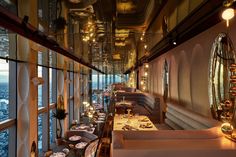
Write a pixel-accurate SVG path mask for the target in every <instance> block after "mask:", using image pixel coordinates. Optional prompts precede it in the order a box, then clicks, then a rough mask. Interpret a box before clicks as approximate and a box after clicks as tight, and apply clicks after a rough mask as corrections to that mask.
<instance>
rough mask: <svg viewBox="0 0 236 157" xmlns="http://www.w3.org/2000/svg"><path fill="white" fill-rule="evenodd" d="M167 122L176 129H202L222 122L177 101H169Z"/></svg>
mask: <svg viewBox="0 0 236 157" xmlns="http://www.w3.org/2000/svg"><path fill="white" fill-rule="evenodd" d="M165 124H166V125H168V126H169V127H171V128H172V129H175V130H201V129H208V128H211V127H215V126H220V125H221V123H220V122H218V121H216V120H214V119H212V118H209V117H205V116H203V115H200V114H198V113H196V112H194V111H192V110H189V109H186V108H184V107H183V106H180V105H178V104H177V103H173V102H167V109H166V118H165Z"/></svg>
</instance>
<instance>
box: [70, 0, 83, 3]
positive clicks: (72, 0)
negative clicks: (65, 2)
mask: <svg viewBox="0 0 236 157" xmlns="http://www.w3.org/2000/svg"><path fill="white" fill-rule="evenodd" d="M69 1H70V2H71V3H80V2H81V0H69Z"/></svg>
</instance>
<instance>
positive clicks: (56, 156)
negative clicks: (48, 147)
mask: <svg viewBox="0 0 236 157" xmlns="http://www.w3.org/2000/svg"><path fill="white" fill-rule="evenodd" d="M65 156H66V154H65V153H63V152H56V153H53V154H52V155H50V157H65Z"/></svg>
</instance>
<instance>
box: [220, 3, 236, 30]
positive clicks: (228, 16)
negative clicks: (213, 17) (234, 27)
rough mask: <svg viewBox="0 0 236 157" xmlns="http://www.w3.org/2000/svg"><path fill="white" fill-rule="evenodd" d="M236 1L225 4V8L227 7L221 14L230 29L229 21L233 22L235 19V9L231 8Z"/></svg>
mask: <svg viewBox="0 0 236 157" xmlns="http://www.w3.org/2000/svg"><path fill="white" fill-rule="evenodd" d="M235 1H236V0H226V1H225V2H224V4H223V5H224V6H225V7H226V8H225V9H224V11H223V12H222V14H221V17H222V18H223V19H224V20H226V26H227V27H229V20H231V19H232V18H233V17H234V9H233V8H230V6H231V5H232V4H233V2H235Z"/></svg>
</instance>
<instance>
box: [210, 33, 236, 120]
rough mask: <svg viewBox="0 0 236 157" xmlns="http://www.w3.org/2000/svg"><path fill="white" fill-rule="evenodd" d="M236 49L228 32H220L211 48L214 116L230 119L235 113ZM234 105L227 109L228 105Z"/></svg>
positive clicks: (211, 105) (211, 96)
mask: <svg viewBox="0 0 236 157" xmlns="http://www.w3.org/2000/svg"><path fill="white" fill-rule="evenodd" d="M235 57H236V56H235V51H234V48H233V44H232V41H231V40H230V38H229V36H228V35H227V34H226V33H220V34H219V35H218V36H217V37H216V39H215V41H214V43H213V45H212V49H211V58H210V65H209V68H210V69H209V72H210V73H209V100H210V107H211V112H212V116H213V118H215V119H217V120H220V121H225V120H227V121H229V120H230V118H232V115H233V114H234V111H233V105H234V101H235V96H234V95H233V94H232V93H231V88H232V86H236V85H234V84H232V82H230V81H231V77H232V75H233V74H232V71H230V69H232V65H234V63H235ZM235 91H236V90H235ZM229 104H230V105H231V106H232V107H230V108H228V109H227V113H226V106H227V105H229Z"/></svg>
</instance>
